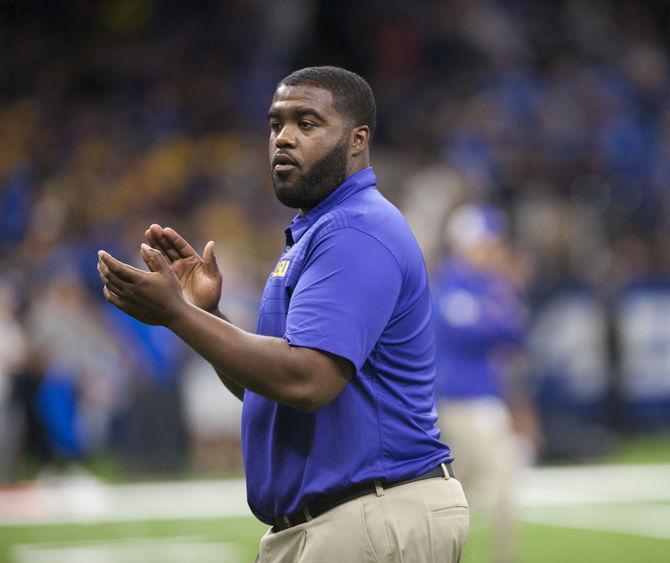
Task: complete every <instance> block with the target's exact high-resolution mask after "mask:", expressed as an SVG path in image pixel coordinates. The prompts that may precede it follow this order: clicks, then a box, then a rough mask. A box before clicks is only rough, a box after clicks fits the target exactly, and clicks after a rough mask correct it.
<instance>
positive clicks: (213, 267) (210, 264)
mask: <svg viewBox="0 0 670 563" xmlns="http://www.w3.org/2000/svg"><path fill="white" fill-rule="evenodd" d="M202 259H203V260H204V262H205V265H206V266H207V269H208V270H210V271H217V270H218V269H219V266H218V264H217V262H216V256H215V255H214V241H213V240H210V241H209V242H208V243H207V244H206V245H205V250H203V251H202Z"/></svg>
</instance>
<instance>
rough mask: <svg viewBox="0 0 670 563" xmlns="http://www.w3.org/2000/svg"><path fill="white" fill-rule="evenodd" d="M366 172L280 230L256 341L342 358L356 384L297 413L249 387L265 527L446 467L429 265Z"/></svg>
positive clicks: (254, 474)
mask: <svg viewBox="0 0 670 563" xmlns="http://www.w3.org/2000/svg"><path fill="white" fill-rule="evenodd" d="M376 184H377V178H376V177H375V174H374V171H373V170H372V168H365V169H364V170H361V171H359V172H357V173H356V174H353V175H352V176H350V177H349V178H347V179H346V180H345V181H344V183H343V184H342V185H341V186H339V187H338V188H337V189H336V190H335V191H334V192H333V193H332V194H331V195H330V196H328V197H327V198H326V199H325V200H323V201H322V202H321V203H320V204H319V205H317V206H316V207H315V208H314V209H312V210H311V211H309V212H308V213H306V214H305V215H298V216H297V217H295V218H294V219H293V222H292V223H291V225H290V226H289V228H288V229H287V230H286V239H287V247H286V249H285V251H284V252H283V253H282V255H281V257H280V258H279V261H278V262H277V265H276V267H275V269H274V270H273V272H272V273H271V274H270V277H269V278H268V281H267V284H266V285H265V291H264V293H263V298H262V300H261V305H260V313H259V319H258V330H257V332H258V334H264V335H268V336H277V337H281V338H285V339H286V340H287V342H288V343H289V344H290V345H291V346H302V347H308V348H314V349H317V350H324V351H327V352H330V353H332V354H336V355H338V356H341V357H343V358H346V359H347V360H349V361H350V362H351V363H352V364H353V365H354V366H355V369H356V374H355V376H354V377H353V379H352V380H351V381H350V382H349V383H348V384H347V385H346V387H345V388H344V390H343V391H342V393H340V395H339V396H338V397H337V398H336V399H335V400H334V401H332V402H331V403H330V404H328V405H326V406H324V407H322V408H320V409H318V410H316V411H315V412H312V413H309V414H304V413H301V412H299V411H297V410H295V409H293V408H291V407H289V406H286V405H282V404H279V403H276V402H274V401H271V400H268V399H266V398H264V397H262V396H260V395H257V394H255V393H252V392H250V391H246V392H245V395H244V407H243V412H242V444H243V453H244V465H245V471H246V475H247V498H248V502H249V506H250V507H251V510H252V511H253V513H254V514H255V515H256V516H257V517H258V518H259V519H260V520H262V521H264V522H266V523H268V524H272V523H273V521H274V520H275V518H276V517H277V516H278V515H284V514H292V513H294V512H296V511H298V510H300V509H302V508H303V507H304V506H305V505H306V504H307V503H309V502H310V501H311V500H312V499H314V498H315V497H316V496H318V495H320V494H325V493H331V492H335V491H338V490H341V489H344V488H346V487H348V486H350V485H354V484H356V483H361V482H366V481H371V480H374V479H379V480H389V481H394V480H398V479H406V478H410V477H414V476H417V475H420V474H421V473H424V472H426V471H429V470H430V469H432V468H433V467H435V466H436V465H438V464H440V463H442V462H445V461H451V455H450V452H449V448H448V447H447V446H446V445H444V444H443V443H442V442H440V441H439V431H438V429H437V428H436V426H435V421H436V419H437V415H436V411H435V389H434V379H435V351H434V349H435V343H434V330H433V325H432V319H431V299H430V292H429V287H428V278H427V275H426V269H425V265H424V261H423V257H422V255H421V251H420V249H419V246H418V244H417V243H416V240H415V239H414V236H413V235H412V233H411V231H410V229H409V227H408V225H407V223H406V222H405V220H404V218H403V217H402V215H401V214H400V212H399V211H398V210H397V209H396V208H395V207H394V206H393V205H392V204H391V203H390V202H389V201H388V200H386V199H385V198H384V197H383V196H382V195H381V194H380V193H379V192H378V191H377V189H376V187H375V186H376Z"/></svg>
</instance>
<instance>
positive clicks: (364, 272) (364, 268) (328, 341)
mask: <svg viewBox="0 0 670 563" xmlns="http://www.w3.org/2000/svg"><path fill="white" fill-rule="evenodd" d="M401 286H402V275H401V272H400V267H399V266H398V263H397V262H396V260H395V258H394V257H393V255H392V254H391V252H390V251H389V250H388V249H387V248H386V247H385V246H384V245H383V244H382V243H381V242H379V241H378V240H377V239H375V238H374V237H372V236H371V235H369V234H367V233H364V232H362V231H359V230H358V229H354V228H341V229H336V230H333V231H331V232H329V233H328V234H326V235H324V236H323V237H321V238H320V239H319V240H318V241H317V242H316V244H315V246H314V248H312V249H311V252H310V255H309V256H308V258H307V261H306V263H305V267H304V269H303V271H302V273H301V275H300V278H299V279H298V281H297V283H296V286H295V289H294V291H293V295H292V296H291V301H290V304H289V309H288V315H287V319H286V334H285V338H286V340H287V342H288V343H289V344H290V345H292V346H302V347H306V348H315V349H319V350H324V351H326V352H330V353H332V354H336V355H338V356H341V357H343V358H345V359H347V360H349V361H350V362H352V363H353V364H354V366H355V367H356V370H359V369H360V368H361V367H362V366H363V364H364V363H365V360H366V359H367V357H368V356H369V355H370V353H371V352H372V350H373V348H374V346H375V344H376V343H377V341H378V340H379V337H380V336H381V334H382V332H383V330H384V328H385V327H386V325H387V324H388V322H389V320H390V318H391V315H392V314H393V311H394V309H395V306H396V303H397V300H398V296H399V294H400V289H401Z"/></svg>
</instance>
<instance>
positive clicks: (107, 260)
mask: <svg viewBox="0 0 670 563" xmlns="http://www.w3.org/2000/svg"><path fill="white" fill-rule="evenodd" d="M98 258H99V259H100V260H101V261H102V263H103V264H105V266H107V267H108V268H109V269H110V271H112V272H114V274H116V275H117V276H118V277H119V278H121V279H122V280H123V281H126V282H130V283H133V282H137V281H138V280H139V279H140V278H141V277H142V276H143V275H145V274H146V272H143V271H142V270H139V269H137V268H134V267H133V266H130V265H129V264H124V263H123V262H120V261H119V260H117V259H116V258H114V257H113V256H111V255H110V254H107V253H106V252H105V251H104V250H100V251H98Z"/></svg>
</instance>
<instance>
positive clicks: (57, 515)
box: [0, 478, 251, 526]
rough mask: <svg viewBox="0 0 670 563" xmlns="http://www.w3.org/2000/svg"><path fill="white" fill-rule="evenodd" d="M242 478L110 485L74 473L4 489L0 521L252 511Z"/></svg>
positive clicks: (70, 521) (43, 521) (129, 518)
mask: <svg viewBox="0 0 670 563" xmlns="http://www.w3.org/2000/svg"><path fill="white" fill-rule="evenodd" d="M250 514H251V512H250V511H249V508H248V506H247V503H246V490H245V487H244V481H242V480H239V479H238V480H220V481H188V482H163V483H141V484H132V485H106V484H103V483H101V482H99V481H97V480H95V479H90V478H86V479H81V478H77V479H72V480H68V481H64V482H62V483H60V484H53V485H46V486H44V485H39V484H37V485H35V486H31V487H28V488H26V489H16V490H10V491H2V492H0V526H2V525H23V524H26V525H30V524H32V525H34V524H88V523H99V522H113V521H114V522H133V521H138V520H181V519H186V520H190V519H197V518H225V517H232V516H249V515H250Z"/></svg>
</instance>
